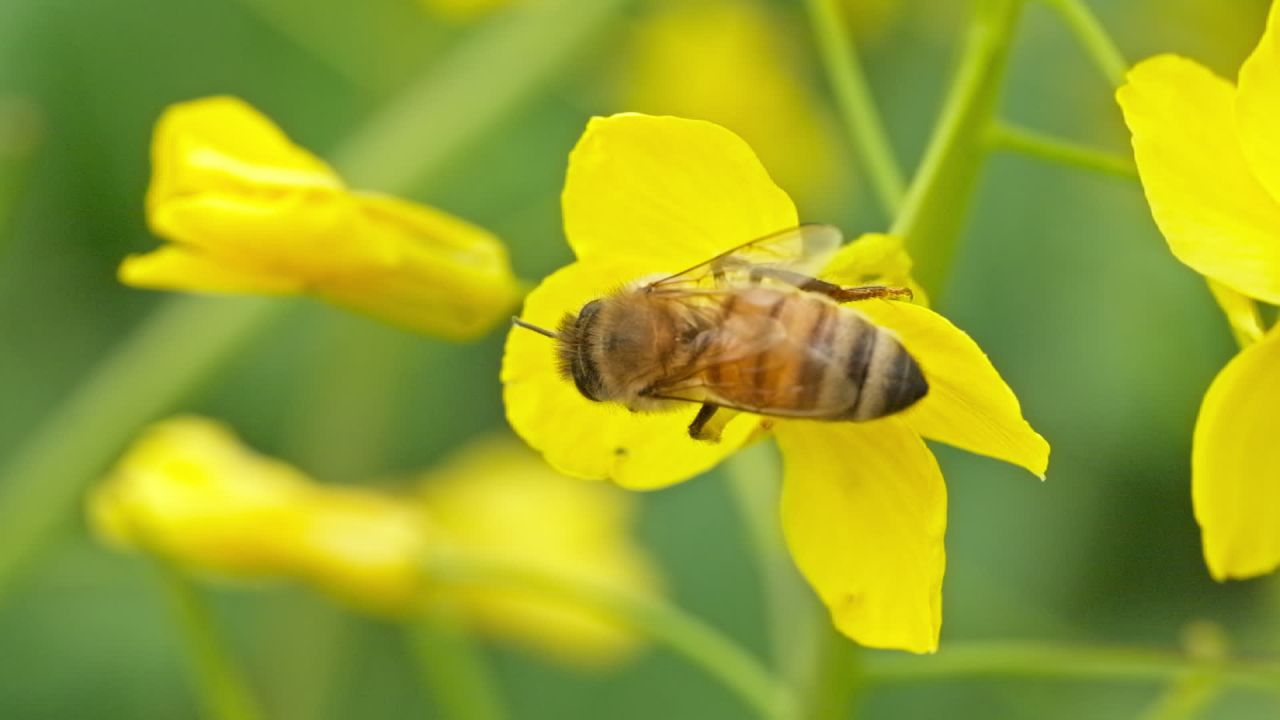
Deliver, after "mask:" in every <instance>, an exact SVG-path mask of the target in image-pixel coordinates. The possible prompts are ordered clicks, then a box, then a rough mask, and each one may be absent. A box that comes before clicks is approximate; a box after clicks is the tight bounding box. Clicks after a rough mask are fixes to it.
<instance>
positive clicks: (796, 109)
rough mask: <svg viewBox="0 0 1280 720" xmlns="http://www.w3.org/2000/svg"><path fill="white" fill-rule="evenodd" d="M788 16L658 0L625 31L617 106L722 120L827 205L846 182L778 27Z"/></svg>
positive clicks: (791, 184) (821, 112)
mask: <svg viewBox="0 0 1280 720" xmlns="http://www.w3.org/2000/svg"><path fill="white" fill-rule="evenodd" d="M786 20H788V18H786V17H785V16H783V17H779V14H778V13H775V12H773V11H772V8H770V7H768V6H766V5H764V4H762V3H758V2H742V1H741V0H710V1H707V0H703V1H700V2H667V3H656V4H655V5H654V7H653V8H652V11H651V12H649V13H646V14H645V15H644V16H643V17H642V19H640V21H639V22H638V23H637V24H636V26H635V27H634V28H633V30H632V32H631V42H630V44H629V47H628V48H627V49H626V53H625V55H624V65H625V67H624V71H623V77H624V78H625V80H626V82H624V83H622V84H621V85H622V92H623V95H624V99H625V102H624V103H623V105H622V106H623V107H626V108H629V109H632V110H638V111H640V112H646V113H658V114H671V115H677V116H680V117H686V118H696V119H699V120H709V121H711V122H714V123H717V124H719V125H723V126H724V127H725V128H728V129H729V130H732V131H733V132H735V133H738V134H739V135H741V136H742V138H743V139H744V140H746V141H747V142H748V143H750V144H751V147H752V148H753V149H755V151H756V152H758V153H759V154H760V158H761V159H762V160H763V161H764V162H765V165H766V166H767V167H768V168H769V171H770V173H771V174H773V176H774V177H776V178H777V179H778V182H779V183H780V184H781V185H782V186H783V187H785V188H786V189H787V191H788V192H789V193H791V194H792V195H794V196H795V197H797V198H798V199H799V200H800V201H801V205H802V206H803V205H804V204H805V201H806V200H807V201H809V202H810V203H818V204H821V205H823V206H824V207H825V206H830V205H831V204H832V203H833V202H834V201H835V200H836V196H837V194H838V193H843V192H844V185H843V184H842V183H841V182H840V177H839V175H840V171H841V170H842V169H844V167H843V165H842V158H843V155H844V154H843V152H842V151H841V149H840V147H839V142H838V141H837V140H836V137H838V136H837V135H836V128H835V124H834V122H833V121H832V119H831V117H830V113H829V112H827V109H826V108H825V107H824V106H823V104H822V103H821V102H819V101H818V99H817V98H816V97H815V96H814V93H813V87H812V83H809V82H807V81H806V70H807V69H806V68H804V67H803V66H802V63H800V62H798V61H799V60H800V59H801V56H798V55H797V54H796V53H795V52H794V50H795V49H796V48H794V47H792V46H791V44H790V43H788V42H787V40H788V39H789V37H790V36H789V34H788V33H787V32H786V31H782V32H780V28H781V27H785V23H786ZM743 78H750V79H751V91H750V92H743V91H742V79H743Z"/></svg>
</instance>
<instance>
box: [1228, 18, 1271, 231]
mask: <svg viewBox="0 0 1280 720" xmlns="http://www.w3.org/2000/svg"><path fill="white" fill-rule="evenodd" d="M1277 117H1280V4H1275V3H1273V4H1272V6H1271V12H1270V14H1269V15H1268V16H1267V29H1266V31H1265V32H1264V33H1263V34H1262V39H1261V40H1259V41H1258V46H1257V47H1256V48H1254V51H1253V53H1252V54H1251V55H1249V57H1248V59H1246V60H1245V61H1244V64H1243V65H1241V66H1240V89H1239V90H1238V91H1237V93H1236V98H1235V127H1236V130H1237V132H1238V134H1239V137H1240V147H1241V149H1242V150H1243V151H1244V158H1245V160H1246V161H1247V162H1248V165H1249V167H1250V168H1251V169H1252V170H1253V173H1254V175H1255V177H1257V178H1258V180H1259V182H1261V183H1262V185H1263V186H1264V187H1265V188H1267V190H1269V191H1270V193H1271V197H1272V198H1273V199H1275V198H1280V127H1277V126H1276V118H1277ZM1272 241H1273V242H1274V243H1276V244H1277V245H1280V238H1275V237H1273V238H1272ZM1277 252H1280V250H1277Z"/></svg>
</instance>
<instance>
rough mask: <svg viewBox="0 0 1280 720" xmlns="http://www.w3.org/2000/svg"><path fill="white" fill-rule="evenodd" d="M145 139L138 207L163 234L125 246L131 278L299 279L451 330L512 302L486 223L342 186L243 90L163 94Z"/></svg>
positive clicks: (480, 323) (508, 275)
mask: <svg viewBox="0 0 1280 720" xmlns="http://www.w3.org/2000/svg"><path fill="white" fill-rule="evenodd" d="M424 132H429V129H424ZM151 152H152V164H153V168H152V179H151V186H150V188H149V189H148V191H147V203H146V205H147V221H148V223H149V224H150V226H151V228H152V230H153V231H154V232H155V233H156V234H157V235H159V236H161V237H163V238H166V239H167V240H169V241H170V242H171V244H169V245H165V246H163V247H161V248H159V249H158V250H155V251H152V252H150V253H147V254H145V255H134V256H130V257H128V258H126V259H125V260H124V262H123V263H121V265H120V280H121V282H124V283H126V284H128V285H133V286H136V287H146V288H160V289H169V290H190V291H197V292H224V293H259V294H272V295H287V294H297V293H308V294H312V295H315V296H317V297H320V298H322V299H324V300H327V301H329V302H331V303H334V304H336V305H340V306H342V307H346V308H349V309H352V310H356V311H358V312H362V313H367V314H369V315H372V316H374V317H376V318H379V319H381V320H384V321H387V322H391V323H394V324H397V325H401V326H404V327H407V328H410V329H413V330H417V331H421V332H426V333H431V334H437V335H443V336H446V337H451V338H467V337H472V336H475V335H478V334H480V333H482V332H484V331H485V330H486V329H488V328H489V327H491V326H492V325H493V323H494V322H496V321H497V320H498V319H499V318H501V317H503V316H504V315H505V314H506V313H507V312H508V311H509V309H510V307H511V306H512V305H514V303H515V300H516V298H517V295H518V291H517V285H516V280H515V277H514V276H513V275H512V272H511V269H510V267H509V265H508V262H507V255H506V250H505V249H504V248H503V246H502V244H501V243H500V242H499V241H498V239H497V238H495V237H494V236H493V235H492V234H490V233H489V232H488V231H486V230H484V229H482V228H479V227H476V226H474V225H471V224H470V223H467V222H465V221H463V220H460V219H458V218H455V217H452V216H450V215H448V214H446V213H443V212H441V211H439V210H436V209H434V208H430V207H426V206H422V205H416V204H414V203H410V202H407V201H404V200H399V199H396V198H394V197H390V196H386V195H379V194H375V193H367V192H361V191H355V190H350V189H348V188H346V187H345V186H344V185H343V183H342V180H341V178H339V177H338V175H337V174H336V173H335V172H334V171H333V169H332V168H330V167H329V166H328V165H326V164H325V163H324V162H323V161H321V160H320V159H319V158H317V157H315V156H314V155H312V154H311V153H309V152H307V151H306V150H304V149H302V148H300V147H298V146H297V145H294V144H293V143H292V142H290V141H289V139H288V138H287V137H286V136H285V135H284V133H283V132H281V131H280V129H279V128H277V127H276V126H275V125H273V124H272V123H271V121H270V120H268V119H267V118H265V117H264V116H262V114H260V113H259V112H257V111H256V110H254V109H253V108H252V107H250V106H249V105H247V104H246V103H244V102H243V101H241V100H238V99H236V98H230V97H213V98H205V99H202V100H195V101H192V102H187V103H179V104H177V105H173V106H171V107H170V108H169V109H168V110H166V111H165V113H164V114H163V115H162V116H161V118H160V121H159V122H158V123H157V125H156V130H155V136H154V138H153V142H152V149H151Z"/></svg>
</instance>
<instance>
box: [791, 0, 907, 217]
mask: <svg viewBox="0 0 1280 720" xmlns="http://www.w3.org/2000/svg"><path fill="white" fill-rule="evenodd" d="M807 4H808V7H809V19H810V21H811V23H812V25H813V33H814V35H815V37H816V38H817V41H818V49H819V51H820V52H821V54H822V62H823V65H825V66H826V69H827V75H828V76H829V77H830V78H831V86H832V88H833V89H834V91H835V96H836V102H837V103H838V104H839V105H840V115H841V118H842V119H843V121H844V124H845V127H846V130H847V131H848V132H849V137H850V139H851V140H852V141H853V146H854V148H855V149H856V151H857V153H858V155H859V157H860V159H861V160H862V162H863V165H864V166H865V167H866V170H867V176H868V178H870V180H871V187H872V189H873V190H874V191H875V194H876V199H877V201H878V202H879V203H880V207H881V209H882V210H883V211H884V213H885V215H886V216H888V217H893V215H894V214H895V213H896V212H897V211H898V207H899V206H900V205H901V204H902V199H903V196H904V194H905V185H904V183H903V180H902V171H901V170H900V169H899V167H898V163H897V161H896V160H894V157H893V149H892V147H891V146H890V145H889V138H888V135H887V133H886V132H885V129H884V121H883V120H882V119H881V118H880V113H879V111H878V110H877V109H876V104H875V100H874V99H873V98H872V96H871V90H870V88H869V87H868V86H867V78H866V74H865V73H864V72H863V70H862V63H861V62H859V61H858V53H857V48H855V47H854V43H853V37H852V36H851V35H850V34H849V31H848V28H847V26H846V25H845V23H844V22H843V18H842V17H841V15H840V8H839V5H838V4H837V2H836V0H807Z"/></svg>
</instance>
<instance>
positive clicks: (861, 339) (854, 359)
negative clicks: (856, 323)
mask: <svg viewBox="0 0 1280 720" xmlns="http://www.w3.org/2000/svg"><path fill="white" fill-rule="evenodd" d="M879 340H880V331H879V330H877V329H876V328H875V326H874V325H871V324H870V323H867V322H862V323H861V327H860V328H859V330H858V334H857V335H856V336H855V337H854V339H853V348H852V350H851V351H850V352H849V364H848V365H847V366H845V372H846V374H847V375H848V376H849V382H851V383H853V386H854V387H855V388H857V390H858V397H857V398H856V399H855V400H854V401H853V406H852V407H850V408H849V417H855V416H857V414H858V407H859V406H860V405H862V400H863V398H864V397H865V396H866V394H867V393H866V389H867V388H866V385H867V374H868V373H869V372H870V371H871V360H872V358H873V357H874V356H875V354H876V344H877V342H878V341H879Z"/></svg>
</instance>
